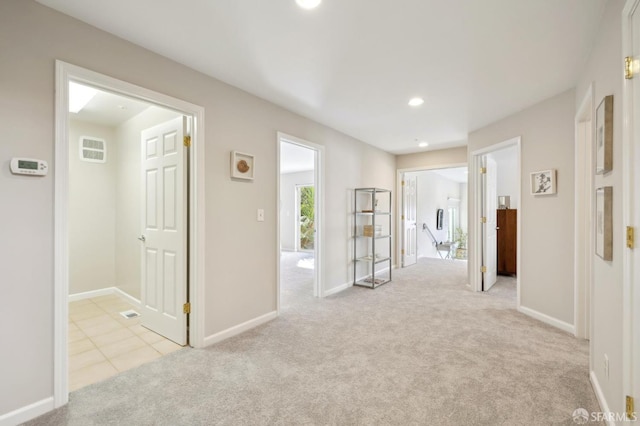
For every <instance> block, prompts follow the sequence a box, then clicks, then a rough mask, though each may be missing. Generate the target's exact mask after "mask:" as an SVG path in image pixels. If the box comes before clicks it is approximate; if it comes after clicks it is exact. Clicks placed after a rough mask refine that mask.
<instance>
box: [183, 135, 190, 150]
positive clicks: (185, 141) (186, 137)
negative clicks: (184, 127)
mask: <svg viewBox="0 0 640 426" xmlns="http://www.w3.org/2000/svg"><path fill="white" fill-rule="evenodd" d="M183 140H184V146H186V147H187V148H189V147H190V146H191V136H185V137H184V138H183Z"/></svg>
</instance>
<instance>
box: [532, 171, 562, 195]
mask: <svg viewBox="0 0 640 426" xmlns="http://www.w3.org/2000/svg"><path fill="white" fill-rule="evenodd" d="M555 193H556V169H549V170H541V171H539V172H533V173H531V194H532V195H551V194H555Z"/></svg>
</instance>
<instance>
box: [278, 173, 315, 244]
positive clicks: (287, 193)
mask: <svg viewBox="0 0 640 426" xmlns="http://www.w3.org/2000/svg"><path fill="white" fill-rule="evenodd" d="M313 175H314V172H313V170H309V171H306V172H297V173H284V174H282V175H280V248H281V249H282V250H297V248H298V244H297V243H296V187H297V186H298V185H313V177H314V176H313Z"/></svg>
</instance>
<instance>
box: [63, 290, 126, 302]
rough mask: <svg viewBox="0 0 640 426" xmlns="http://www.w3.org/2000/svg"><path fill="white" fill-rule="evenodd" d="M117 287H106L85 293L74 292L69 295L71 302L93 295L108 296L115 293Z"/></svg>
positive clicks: (89, 297)
mask: <svg viewBox="0 0 640 426" xmlns="http://www.w3.org/2000/svg"><path fill="white" fill-rule="evenodd" d="M114 289H115V287H105V288H100V289H98V290H92V291H85V292H83V293H74V294H70V295H69V302H77V301H78V300H84V299H91V298H93V297H100V296H108V295H110V294H113V290H114Z"/></svg>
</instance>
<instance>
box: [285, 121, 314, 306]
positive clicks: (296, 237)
mask: <svg viewBox="0 0 640 426" xmlns="http://www.w3.org/2000/svg"><path fill="white" fill-rule="evenodd" d="M278 152H279V167H278V169H279V170H278V182H279V184H278V194H279V195H278V198H279V199H278V201H279V212H278V223H279V231H278V241H279V247H278V250H279V254H280V256H279V274H278V277H279V278H278V288H279V295H278V303H279V305H278V306H279V309H285V310H286V309H287V308H289V307H290V306H295V305H297V304H299V303H301V302H302V301H305V300H308V299H311V298H313V297H322V296H323V295H322V290H321V283H320V247H321V232H320V229H321V209H320V206H321V200H322V197H321V191H322V184H321V179H320V176H321V173H320V172H321V169H320V164H321V158H320V156H321V148H320V147H318V146H317V145H315V144H312V143H310V142H307V141H304V140H302V139H299V138H295V137H293V136H288V135H284V134H281V133H279V134H278Z"/></svg>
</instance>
